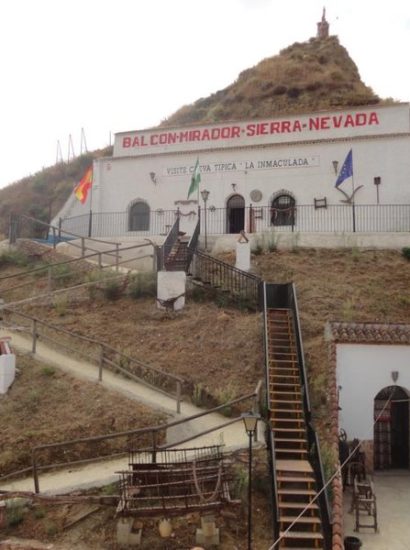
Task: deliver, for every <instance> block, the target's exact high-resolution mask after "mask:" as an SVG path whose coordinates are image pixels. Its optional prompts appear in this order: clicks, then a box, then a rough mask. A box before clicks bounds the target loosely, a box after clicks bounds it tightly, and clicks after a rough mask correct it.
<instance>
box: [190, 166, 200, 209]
mask: <svg viewBox="0 0 410 550" xmlns="http://www.w3.org/2000/svg"><path fill="white" fill-rule="evenodd" d="M200 183H201V174H200V172H199V158H197V159H196V164H195V168H194V171H193V173H192V178H191V185H190V186H189V190H188V199H189V196H190V195H192V193H194V191H196V190H197V189H199V184H200Z"/></svg>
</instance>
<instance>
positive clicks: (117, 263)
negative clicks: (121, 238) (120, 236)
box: [115, 243, 120, 271]
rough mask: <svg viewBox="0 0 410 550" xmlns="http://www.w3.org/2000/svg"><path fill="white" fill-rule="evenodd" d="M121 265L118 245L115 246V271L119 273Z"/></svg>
mask: <svg viewBox="0 0 410 550" xmlns="http://www.w3.org/2000/svg"><path fill="white" fill-rule="evenodd" d="M119 263H120V245H119V244H118V243H116V245H115V271H118V268H119Z"/></svg>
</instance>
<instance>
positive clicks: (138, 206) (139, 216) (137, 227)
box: [128, 201, 150, 231]
mask: <svg viewBox="0 0 410 550" xmlns="http://www.w3.org/2000/svg"><path fill="white" fill-rule="evenodd" d="M149 218H150V207H149V205H148V204H147V203H146V202H144V201H135V202H134V203H133V204H132V205H131V206H130V209H129V214H128V231H148V230H149Z"/></svg>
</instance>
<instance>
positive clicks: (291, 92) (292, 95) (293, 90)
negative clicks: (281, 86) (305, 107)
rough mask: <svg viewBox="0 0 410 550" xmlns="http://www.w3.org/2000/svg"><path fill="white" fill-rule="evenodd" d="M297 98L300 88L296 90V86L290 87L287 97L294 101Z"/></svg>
mask: <svg viewBox="0 0 410 550" xmlns="http://www.w3.org/2000/svg"><path fill="white" fill-rule="evenodd" d="M299 96H300V88H298V87H297V86H292V87H291V88H289V90H288V97H290V98H292V99H296V98H297V97H299Z"/></svg>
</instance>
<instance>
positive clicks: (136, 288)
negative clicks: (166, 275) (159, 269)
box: [128, 273, 157, 299]
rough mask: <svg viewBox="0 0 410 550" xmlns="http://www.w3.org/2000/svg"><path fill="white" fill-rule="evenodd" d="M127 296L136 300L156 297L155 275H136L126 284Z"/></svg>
mask: <svg viewBox="0 0 410 550" xmlns="http://www.w3.org/2000/svg"><path fill="white" fill-rule="evenodd" d="M128 294H129V296H131V298H134V299H137V298H142V297H146V296H148V297H150V296H156V295H157V279H156V273H137V274H136V275H133V276H132V277H131V280H130V282H129V284H128Z"/></svg>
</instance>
